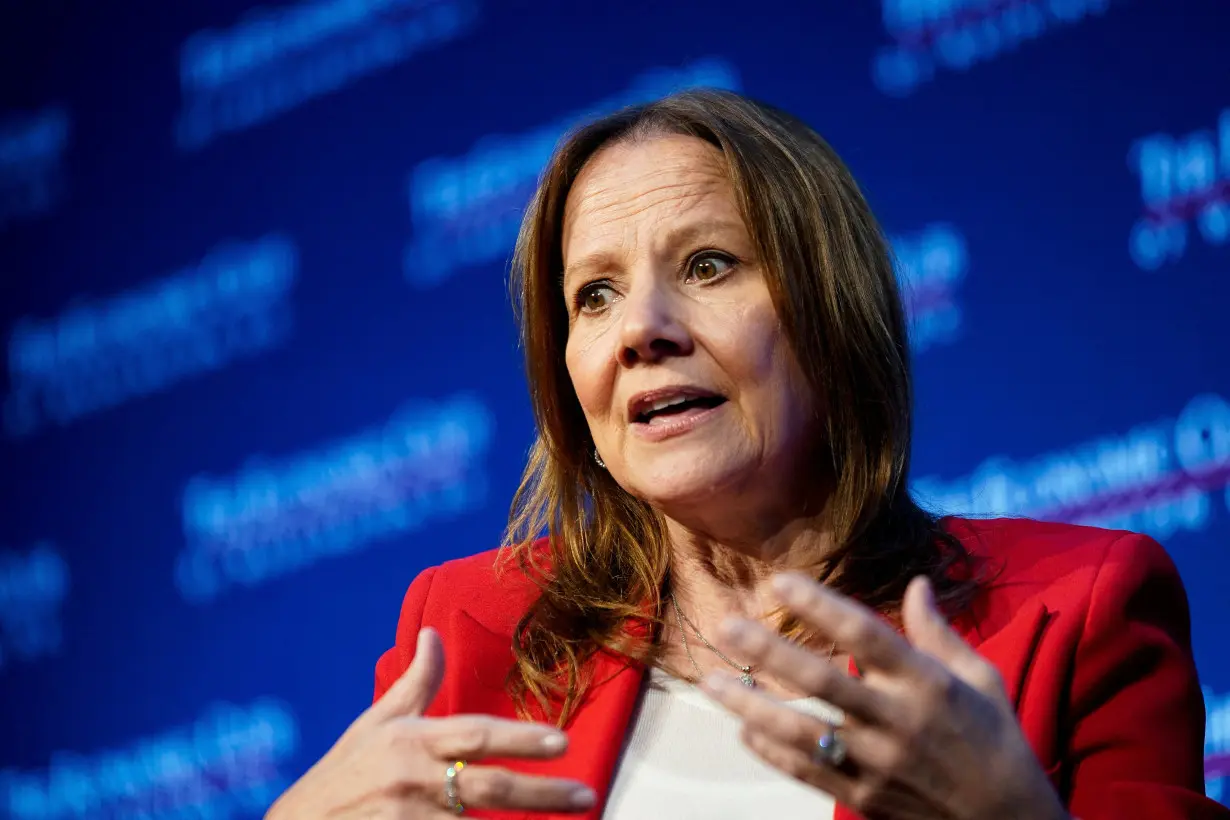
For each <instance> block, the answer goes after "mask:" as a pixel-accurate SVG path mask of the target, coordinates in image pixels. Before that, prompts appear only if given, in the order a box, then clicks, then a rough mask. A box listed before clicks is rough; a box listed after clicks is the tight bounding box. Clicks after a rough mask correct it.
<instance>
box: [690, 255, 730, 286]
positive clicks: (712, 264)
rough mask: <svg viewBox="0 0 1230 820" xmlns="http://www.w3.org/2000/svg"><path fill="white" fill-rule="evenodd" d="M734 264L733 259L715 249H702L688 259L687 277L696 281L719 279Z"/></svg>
mask: <svg viewBox="0 0 1230 820" xmlns="http://www.w3.org/2000/svg"><path fill="white" fill-rule="evenodd" d="M734 266H735V260H734V259H733V258H732V257H731V256H729V255H727V254H724V253H719V252H717V251H702V252H701V253H698V254H696V255H695V256H693V257H692V258H691V259H689V260H688V270H687V278H689V279H695V280H696V281H698V282H708V281H711V280H713V279H720V278H721V277H723V276H725V275H726V274H727V273H729V272H730V269H731V268H733V267H734Z"/></svg>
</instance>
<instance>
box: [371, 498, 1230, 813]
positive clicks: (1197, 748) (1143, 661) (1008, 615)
mask: <svg viewBox="0 0 1230 820" xmlns="http://www.w3.org/2000/svg"><path fill="white" fill-rule="evenodd" d="M945 525H946V526H947V527H948V528H949V529H950V530H951V531H952V532H954V533H955V534H956V535H957V536H958V537H959V538H961V540H962V542H963V543H965V545H966V546H967V548H968V549H970V550H971V551H972V552H974V553H975V554H978V555H982V556H985V557H987V558H988V559H990V560H991V561H992V562H993V565H994V566H996V567H997V568H999V570H1000V572H999V574H998V575H997V576H996V577H995V578H994V581H993V582H992V584H991V585H990V586H989V588H988V589H987V591H986V592H985V593H984V594H983V595H982V596H980V598H979V600H978V601H977V602H976V604H975V606H974V607H973V609H972V610H971V613H970V614H969V615H966V616H962V617H961V618H960V619H958V620H957V621H956V622H954V624H953V626H954V628H956V629H957V630H958V631H959V632H960V633H961V634H962V635H963V637H964V638H965V640H966V641H967V642H968V643H969V644H970V645H971V646H973V647H974V648H975V649H976V650H977V651H978V652H979V653H980V654H981V655H982V656H983V657H985V658H986V659H987V660H989V661H991V662H992V663H993V664H994V665H995V666H996V667H997V668H998V669H999V670H1000V672H1001V673H1002V675H1003V680H1004V683H1005V685H1006V687H1007V691H1008V697H1009V699H1010V700H1011V702H1012V703H1014V704H1015V705H1016V713H1017V716H1018V719H1019V720H1020V724H1021V727H1022V728H1023V730H1024V733H1025V736H1026V737H1027V738H1028V740H1029V743H1030V744H1031V746H1032V747H1033V749H1034V752H1035V753H1036V754H1037V757H1038V760H1039V761H1041V763H1042V766H1043V767H1044V768H1045V769H1046V771H1047V772H1048V774H1049V775H1050V778H1051V781H1052V783H1053V784H1054V785H1055V787H1056V788H1057V789H1058V790H1059V793H1060V794H1061V795H1062V797H1063V799H1064V802H1065V804H1066V805H1067V806H1068V808H1069V810H1070V812H1071V813H1072V814H1073V815H1074V816H1075V817H1079V818H1081V820H1103V818H1104V820H1180V818H1183V820H1192V819H1193V818H1196V819H1199V818H1209V819H1210V820H1226V819H1227V818H1230V809H1226V808H1225V807H1222V806H1220V805H1218V804H1217V803H1214V802H1213V801H1211V800H1209V799H1207V798H1206V797H1204V763H1203V746H1204V702H1203V698H1202V696H1201V692H1200V688H1199V685H1198V683H1197V680H1196V670H1195V666H1194V664H1193V661H1192V656H1191V647H1190V638H1189V632H1190V624H1189V615H1188V605H1187V598H1186V595H1185V593H1184V591H1183V586H1182V583H1181V582H1180V580H1179V576H1178V574H1177V572H1176V570H1175V567H1174V565H1173V564H1172V563H1171V561H1170V559H1169V557H1168V556H1167V555H1166V553H1165V552H1164V551H1163V549H1162V548H1161V546H1159V545H1158V544H1157V542H1155V541H1153V540H1152V539H1150V538H1147V537H1145V536H1141V535H1134V534H1130V533H1124V532H1111V531H1107V530H1100V529H1093V528H1089V527H1077V526H1070V525H1064V524H1044V523H1038V522H1033V521H1026V520H1017V519H998V520H993V521H972V520H965V519H953V518H950V519H946V521H945ZM495 554H496V553H495V551H494V550H492V551H488V552H484V553H481V554H479V555H475V556H472V557H469V558H461V559H458V560H455V561H448V562H446V563H444V564H442V565H440V566H437V567H431V568H429V569H427V570H424V571H423V572H422V573H421V574H420V575H419V576H418V577H417V578H415V580H414V582H413V583H411V585H410V589H409V591H408V592H407V593H406V597H405V602H404V603H403V605H402V611H401V619H400V622H399V623H398V627H397V640H396V644H395V645H394V647H393V648H392V649H390V650H388V651H387V652H385V653H384V655H383V656H382V657H381V658H380V660H379V662H378V663H377V665H376V698H377V699H378V698H380V696H381V695H383V694H384V692H385V691H386V690H387V689H388V688H389V686H390V685H391V684H392V683H393V681H395V680H396V679H397V678H398V676H400V675H401V673H402V672H403V671H404V670H405V669H406V667H407V666H408V665H409V663H410V660H411V656H412V653H413V650H414V645H415V639H416V636H417V634H418V631H419V628H420V627H422V626H431V627H433V628H434V629H436V630H437V631H438V632H439V634H440V636H441V638H442V641H443V644H444V651H445V668H446V672H445V677H444V682H443V685H442V687H441V689H440V691H439V694H438V695H437V697H436V700H435V702H434V703H433V704H432V705H431V708H430V709H429V710H428V712H427V714H428V715H429V716H443V715H453V714H459V713H484V714H491V715H497V716H503V717H514V716H515V711H514V708H513V703H512V700H511V699H510V698H509V697H508V696H507V695H506V694H505V692H504V686H503V684H504V679H505V675H506V673H507V671H508V669H509V668H510V666H511V665H512V650H511V645H512V634H513V631H514V627H515V625H516V622H517V619H518V617H519V616H520V615H521V614H522V613H523V612H524V611H525V608H526V607H527V606H528V605H529V604H530V603H531V601H532V600H533V596H534V594H535V587H534V586H533V584H531V583H530V582H529V581H528V580H525V579H523V578H521V577H520V576H519V575H518V574H517V573H516V571H515V570H512V571H509V572H507V573H505V574H504V576H503V577H502V578H497V577H496V575H495V574H494V572H493V559H494V557H495ZM594 663H595V664H596V668H595V672H596V674H595V675H594V676H593V678H592V679H593V680H594V681H601V682H602V683H600V684H599V685H596V686H595V687H594V689H592V690H591V692H590V693H589V694H588V695H587V697H586V699H585V700H584V702H583V703H582V705H581V706H580V708H579V709H578V711H577V713H576V715H575V717H574V718H573V720H572V721H571V722H570V724H569V725H568V726H567V727H565V731H566V732H567V733H568V736H569V747H568V751H567V752H566V753H565V754H564V755H563V756H562V757H560V758H557V759H555V760H550V761H526V760H500V761H494V760H492V761H489V762H493V763H495V762H498V763H499V764H500V765H504V766H508V767H509V768H512V769H516V770H519V771H524V772H537V773H542V774H551V775H556V776H561V777H571V778H575V779H577V780H580V781H582V782H584V783H586V784H587V785H589V786H591V787H592V788H593V789H594V790H595V791H596V793H597V794H598V796H599V801H598V804H597V806H596V807H595V808H594V809H592V810H591V811H590V812H589V813H587V814H585V815H552V816H554V817H558V818H560V819H561V820H562V818H564V817H577V816H583V817H585V818H587V820H597V818H599V817H601V812H602V806H603V803H604V802H605V799H606V795H607V792H608V790H609V787H610V783H611V779H612V776H613V774H614V770H615V765H616V763H617V761H618V757H619V753H620V750H621V744H622V741H623V739H624V736H625V733H626V732H627V731H628V728H629V725H628V724H629V719H630V717H631V713H632V709H633V706H634V705H635V703H636V699H637V696H638V693H639V690H640V685H641V679H642V676H643V673H644V668H643V666H641V665H639V664H638V665H631V666H628V665H626V664H625V662H624V661H622V660H621V659H617V658H615V657H612V656H610V655H608V654H606V653H599V654H598V655H597V656H596V658H595V660H594ZM440 774H441V779H443V775H444V773H443V770H441V773H440ZM468 813H469V814H473V815H474V816H488V817H492V816H499V817H509V816H516V817H525V818H529V817H531V816H532V817H544V816H546V815H541V814H534V815H529V814H524V813H520V814H518V813H499V814H496V813H484V812H482V811H479V810H473V811H471V812H468ZM856 817H857V815H856V814H855V813H854V812H853V811H852V810H850V809H848V808H846V807H844V806H838V808H837V813H836V820H855V818H856Z"/></svg>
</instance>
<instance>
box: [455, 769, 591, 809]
mask: <svg viewBox="0 0 1230 820" xmlns="http://www.w3.org/2000/svg"><path fill="white" fill-rule="evenodd" d="M446 768H447V766H445V767H441V769H440V789H439V792H438V800H437V802H438V803H439V805H440V806H441V807H443V808H444V809H446V810H447V808H448V799H447V798H446V797H445V794H444V781H445V776H444V772H445V769H446ZM454 784H455V785H456V787H457V797H458V800H459V801H460V802H461V805H463V806H465V807H466V808H467V809H516V810H522V811H554V812H581V811H584V810H586V809H588V808H589V807H591V806H592V805H593V804H594V801H595V799H596V797H595V795H594V792H593V790H592V789H590V788H589V787H588V786H586V785H585V784H584V783H581V782H580V781H578V780H566V779H564V778H559V777H541V776H537V775H529V774H518V773H516V772H513V771H510V770H508V769H505V768H504V767H502V766H482V765H477V766H476V765H467V766H466V767H465V768H464V769H462V770H461V771H459V772H458V773H457V775H456V777H455V778H454Z"/></svg>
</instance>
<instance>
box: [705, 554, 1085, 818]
mask: <svg viewBox="0 0 1230 820" xmlns="http://www.w3.org/2000/svg"><path fill="white" fill-rule="evenodd" d="M774 590H775V592H776V593H777V595H778V596H779V597H780V598H781V601H782V603H783V604H784V605H785V606H786V607H787V608H789V609H790V610H791V611H792V612H794V613H795V614H796V615H798V617H799V618H800V619H802V620H803V621H804V622H805V623H808V624H810V625H812V626H814V627H816V628H817V629H819V630H820V631H821V633H822V634H824V635H827V636H828V637H830V638H832V639H835V640H836V641H837V645H838V646H840V647H842V648H844V649H846V650H847V651H848V652H850V654H851V655H852V656H853V657H854V660H855V661H856V663H858V665H859V668H860V670H861V672H862V674H863V677H862V678H861V679H858V678H852V677H850V676H848V675H847V674H846V673H845V670H843V669H839V668H837V667H836V666H835V665H834V664H832V663H828V662H826V660H825V659H824V658H823V657H820V656H818V655H816V654H815V653H813V652H810V651H808V650H806V649H803V648H801V647H799V646H796V645H794V644H792V643H790V642H788V641H786V640H784V639H783V638H781V637H780V636H778V635H776V634H774V633H773V632H771V631H770V630H768V629H767V628H765V627H764V626H762V625H760V624H758V623H756V622H754V621H747V620H742V619H731V620H728V621H727V622H726V623H725V624H724V625H723V629H722V640H723V642H724V643H726V645H727V646H729V647H730V649H731V651H732V652H738V653H740V655H741V656H742V657H746V658H748V662H749V663H755V664H757V665H759V666H760V667H761V668H762V669H764V670H765V671H767V672H769V673H771V674H774V675H776V676H777V677H778V678H780V679H781V680H783V681H787V682H788V683H790V684H791V685H792V686H794V687H796V688H798V689H800V690H802V691H804V692H807V693H810V694H812V695H815V696H816V697H819V698H821V699H823V700H825V701H827V702H829V703H830V704H832V705H834V706H837V707H839V708H840V709H842V710H843V711H844V713H845V720H844V722H843V723H842V725H841V726H840V728H837V727H833V726H829V725H827V724H825V723H824V722H823V721H821V720H820V719H819V718H815V717H811V716H810V715H805V714H802V713H801V712H800V711H798V710H796V709H794V708H792V707H790V706H788V705H787V704H784V703H782V702H781V701H780V700H778V699H777V698H775V697H773V696H772V695H770V694H768V693H766V692H763V691H759V690H753V689H749V688H747V687H745V686H742V685H740V684H739V683H738V682H737V680H735V679H734V678H733V677H732V676H730V675H727V674H724V673H714V674H711V675H710V676H707V677H706V679H705V682H704V684H705V687H706V689H708V690H709V692H710V693H711V694H713V696H714V697H715V698H716V699H718V700H719V701H720V702H721V703H722V704H723V705H724V706H726V708H728V709H730V710H731V711H732V712H733V713H735V714H736V715H738V716H740V717H742V718H743V721H744V731H743V739H744V742H745V743H746V744H747V745H748V747H749V748H751V750H752V751H754V752H755V753H757V754H758V755H759V756H760V757H761V758H763V759H764V760H765V761H766V762H768V763H769V764H771V765H773V766H775V767H777V768H778V769H781V770H782V771H784V772H786V773H787V774H790V775H792V776H793V777H795V778H798V779H799V780H802V781H804V782H806V783H809V784H811V785H814V786H816V787H817V788H820V789H823V790H824V791H825V792H828V793H829V794H831V795H832V796H833V797H834V798H835V799H836V800H837V801H838V802H840V803H843V804H845V805H848V806H850V807H851V808H853V809H855V810H856V811H858V812H860V813H861V814H863V815H865V816H866V817H868V818H871V819H872V820H876V819H878V818H893V819H894V820H904V818H911V820H915V819H916V820H923V818H935V820H991V818H995V819H996V820H1000V819H1001V818H1002V820H1014V818H1020V820H1025V818H1028V819H1029V820H1052V818H1053V819H1054V820H1060V818H1064V819H1065V820H1066V818H1067V817H1068V815H1067V812H1066V811H1065V810H1064V807H1063V805H1062V804H1061V802H1060V800H1059V798H1058V796H1057V795H1056V794H1055V791H1054V789H1053V788H1052V787H1051V785H1050V782H1049V781H1048V780H1047V778H1046V775H1045V773H1044V772H1043V771H1042V768H1041V766H1040V765H1039V764H1038V761H1037V759H1036V758H1035V757H1034V754H1033V751H1032V749H1031V748H1030V747H1029V744H1028V742H1027V741H1026V740H1025V737H1024V735H1023V734H1022V733H1021V730H1020V727H1019V725H1018V724H1017V722H1016V717H1015V715H1014V714H1013V710H1012V706H1011V704H1009V703H1008V700H1007V697H1006V696H1005V694H1004V689H1003V683H1002V681H1001V679H1000V676H999V672H998V670H996V669H995V667H994V666H992V665H991V664H990V663H988V662H987V661H986V660H984V659H983V658H982V657H981V656H980V655H978V654H977V653H976V652H974V650H973V649H971V648H970V647H969V645H968V644H966V643H965V641H963V640H962V639H961V637H960V636H959V635H957V634H956V633H955V632H953V631H952V629H951V628H950V627H949V625H948V622H947V621H946V620H945V619H944V617H943V616H942V615H941V614H940V613H939V612H938V611H937V610H936V607H935V604H934V599H933V595H932V592H931V587H930V585H929V583H928V582H927V581H926V580H925V579H922V578H916V579H914V581H912V582H911V584H910V586H909V588H908V589H907V590H906V594H905V601H904V604H903V610H902V617H903V620H904V623H905V636H904V637H903V636H902V635H900V634H898V633H897V632H896V631H895V630H894V629H893V628H892V627H890V626H889V625H888V624H887V623H885V622H884V621H883V620H881V619H880V617H879V616H878V615H876V614H875V613H874V612H872V611H871V610H869V609H867V608H866V607H863V606H861V605H860V604H858V603H856V602H854V601H851V600H850V599H848V598H845V597H843V596H841V595H838V594H837V593H835V592H833V591H831V590H829V589H827V588H825V587H824V586H822V585H820V584H817V583H815V582H814V581H812V580H810V579H808V578H805V577H803V576H801V575H797V574H794V573H788V574H783V575H779V576H778V577H777V578H775V579H774Z"/></svg>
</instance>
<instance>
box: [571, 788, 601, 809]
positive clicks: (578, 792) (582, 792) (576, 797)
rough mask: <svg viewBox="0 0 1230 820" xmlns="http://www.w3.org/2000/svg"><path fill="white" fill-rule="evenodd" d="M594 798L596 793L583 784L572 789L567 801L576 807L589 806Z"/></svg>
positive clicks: (592, 803)
mask: <svg viewBox="0 0 1230 820" xmlns="http://www.w3.org/2000/svg"><path fill="white" fill-rule="evenodd" d="M596 799H597V795H595V794H594V790H593V789H590V788H586V787H585V786H581V787H580V788H576V789H573V790H572V794H570V795H569V796H568V802H569V803H571V804H572V805H573V806H575V807H576V808H578V809H585V808H589V807H590V806H592V805H594V801H595V800H596Z"/></svg>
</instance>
